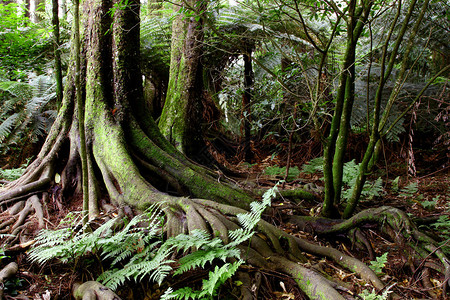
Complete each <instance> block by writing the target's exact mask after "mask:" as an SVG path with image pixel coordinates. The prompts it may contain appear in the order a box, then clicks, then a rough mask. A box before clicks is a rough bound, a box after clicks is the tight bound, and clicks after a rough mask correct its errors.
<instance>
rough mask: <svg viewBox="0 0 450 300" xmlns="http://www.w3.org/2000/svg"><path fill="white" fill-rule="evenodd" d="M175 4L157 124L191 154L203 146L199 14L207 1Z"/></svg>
mask: <svg viewBox="0 0 450 300" xmlns="http://www.w3.org/2000/svg"><path fill="white" fill-rule="evenodd" d="M174 7H175V11H177V16H176V18H175V20H174V21H173V25H172V45H171V59H170V77H169V84H168V89H167V95H166V101H165V104H164V108H163V111H162V114H161V118H160V121H159V128H160V130H161V132H162V134H163V135H164V136H165V137H166V138H167V139H168V140H169V141H170V142H171V143H172V144H173V145H175V147H176V148H177V149H178V150H179V151H181V152H183V153H185V154H186V155H187V156H189V157H190V156H192V155H194V154H196V153H198V152H199V151H200V150H201V149H202V148H203V146H204V143H203V139H202V130H201V117H202V115H201V103H202V102H201V97H202V93H201V91H202V90H203V88H202V86H203V79H202V66H201V63H200V56H201V54H202V42H203V21H202V14H203V13H204V10H205V8H206V1H196V0H190V1H186V2H182V4H175V5H174ZM182 7H183V9H184V10H185V11H188V12H190V14H194V15H193V16H191V15H185V13H183V12H182V11H181V8H182Z"/></svg>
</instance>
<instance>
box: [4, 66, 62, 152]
mask: <svg viewBox="0 0 450 300" xmlns="http://www.w3.org/2000/svg"><path fill="white" fill-rule="evenodd" d="M55 99H56V93H55V84H54V82H53V79H52V78H50V77H49V76H43V75H41V76H36V77H34V78H32V79H30V81H29V83H24V82H18V81H3V82H0V105H1V106H2V110H1V112H0V142H1V144H0V154H4V153H6V152H7V151H8V150H10V149H11V148H12V147H13V146H14V145H16V146H17V147H19V148H20V147H22V146H23V145H24V144H28V143H35V142H37V141H38V139H39V137H41V136H44V135H45V134H47V133H48V132H49V130H50V127H51V125H52V124H53V121H54V120H55V118H56V113H57V112H56V110H54V109H53V108H54V106H55V103H54V100H55Z"/></svg>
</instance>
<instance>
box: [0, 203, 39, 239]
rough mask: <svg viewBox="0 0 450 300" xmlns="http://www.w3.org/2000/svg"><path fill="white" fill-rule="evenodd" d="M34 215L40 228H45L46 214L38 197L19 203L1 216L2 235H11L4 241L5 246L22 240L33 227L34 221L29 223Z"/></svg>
mask: <svg viewBox="0 0 450 300" xmlns="http://www.w3.org/2000/svg"><path fill="white" fill-rule="evenodd" d="M32 213H34V216H35V218H36V219H37V223H38V226H39V228H43V227H44V212H43V209H42V204H41V202H40V201H39V197H38V196H36V195H34V196H31V197H30V198H28V199H27V201H20V202H17V203H16V204H14V205H13V206H11V207H10V208H8V209H7V210H6V211H5V212H3V213H2V214H1V215H0V222H1V223H0V233H3V234H6V233H8V234H10V235H9V236H8V237H6V238H5V239H4V240H3V241H2V243H3V244H9V245H13V244H14V243H15V242H16V241H18V240H19V239H20V237H21V235H22V233H23V232H25V231H26V230H28V228H31V227H33V225H34V221H31V220H30V221H27V219H28V216H29V215H30V214H32ZM22 242H23V241H22Z"/></svg>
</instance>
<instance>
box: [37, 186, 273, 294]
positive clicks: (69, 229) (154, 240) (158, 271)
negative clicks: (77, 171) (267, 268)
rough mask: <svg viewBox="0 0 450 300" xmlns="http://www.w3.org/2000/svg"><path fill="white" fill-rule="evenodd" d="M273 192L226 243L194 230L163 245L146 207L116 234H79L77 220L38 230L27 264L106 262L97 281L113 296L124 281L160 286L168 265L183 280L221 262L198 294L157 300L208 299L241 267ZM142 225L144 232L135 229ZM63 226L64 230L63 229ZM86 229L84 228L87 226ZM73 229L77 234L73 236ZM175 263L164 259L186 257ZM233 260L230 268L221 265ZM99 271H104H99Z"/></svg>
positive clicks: (155, 216)
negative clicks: (245, 248) (144, 281)
mask: <svg viewBox="0 0 450 300" xmlns="http://www.w3.org/2000/svg"><path fill="white" fill-rule="evenodd" d="M276 191H277V186H275V187H273V188H272V189H269V190H268V191H266V193H265V194H264V195H263V199H262V201H261V202H253V203H251V208H250V212H248V213H245V214H238V215H237V219H238V220H239V222H240V224H241V225H242V228H239V229H237V230H233V231H230V232H229V237H230V242H229V243H228V244H224V242H223V241H222V240H221V239H220V238H218V237H211V235H210V234H209V233H207V232H204V231H201V230H195V231H193V232H191V234H189V235H186V234H180V235H178V236H175V237H172V238H169V239H167V240H165V241H164V240H163V221H162V220H163V212H162V211H161V210H160V208H159V206H156V205H153V206H151V207H150V208H149V209H148V210H147V211H146V212H145V214H142V215H140V216H137V217H134V218H133V219H131V220H130V222H128V224H126V225H125V226H124V228H123V229H121V230H118V231H117V230H115V227H116V226H117V221H118V220H117V219H112V220H110V221H107V222H106V223H104V224H103V225H101V226H100V227H99V228H97V229H96V230H95V231H92V232H88V231H87V230H86V228H81V226H80V224H81V215H79V216H77V215H75V214H69V215H68V217H67V218H66V219H65V220H63V222H62V225H64V228H61V229H58V230H55V231H50V230H43V231H41V232H40V233H39V234H38V236H37V237H36V246H35V247H34V248H33V249H32V250H31V251H30V253H29V258H30V259H31V261H32V262H35V263H39V264H43V263H45V262H47V261H49V260H52V259H59V260H60V261H61V262H64V263H70V264H73V265H76V264H77V262H78V261H79V260H80V259H82V258H83V257H86V256H88V255H89V254H91V255H92V254H93V255H94V256H96V257H98V258H101V259H100V262H102V263H103V264H104V263H105V262H108V264H109V266H110V268H109V269H107V270H106V271H104V272H103V273H102V274H101V275H100V276H99V277H98V279H97V280H98V281H100V282H102V283H103V284H104V285H105V286H107V287H109V288H111V289H113V290H115V289H117V288H118V287H119V286H121V285H122V284H123V283H125V282H126V281H127V280H135V281H140V280H142V279H143V278H144V277H145V278H149V279H150V280H152V281H155V282H157V283H158V284H161V283H162V282H163V281H164V279H166V277H167V276H168V275H169V274H170V273H171V272H172V271H173V267H172V266H173V264H174V263H176V262H177V263H178V264H179V267H178V269H177V270H175V272H174V273H173V274H174V275H180V274H183V273H185V272H187V271H189V270H192V269H195V268H204V267H205V266H206V265H212V264H213V263H214V262H215V261H217V260H221V261H223V262H224V264H223V265H222V266H220V267H219V265H216V266H215V269H214V270H213V271H211V272H209V276H208V278H207V279H204V280H203V284H202V290H193V289H192V288H190V287H184V288H181V289H178V290H175V291H174V290H172V289H169V290H167V291H166V292H165V293H164V295H163V297H162V299H173V298H174V299H207V298H211V297H212V296H214V295H215V294H216V292H217V290H218V288H219V287H220V286H221V285H222V284H223V283H224V282H225V281H226V280H228V279H229V278H230V277H231V276H233V274H234V273H235V272H236V270H237V269H238V268H239V266H240V265H241V264H242V263H243V262H244V261H243V260H242V259H241V252H240V250H239V249H238V248H237V246H238V245H241V244H242V243H244V242H246V241H247V240H249V239H250V238H251V237H252V236H253V233H254V228H255V226H256V224H257V223H258V222H259V221H260V220H261V214H262V212H263V211H264V210H265V209H266V208H267V207H268V206H270V204H271V199H273V198H274V197H275V193H276ZM143 222H146V223H147V226H146V227H145V228H143V227H141V226H139V225H140V224H141V223H143ZM67 225H68V226H67ZM86 226H89V224H87V225H86ZM77 228H78V230H76V229H77ZM190 249H196V251H194V252H191V253H189V254H187V255H185V256H183V257H182V258H181V259H179V260H178V261H175V260H173V259H169V257H173V256H174V255H175V254H176V253H179V252H182V253H184V252H187V251H188V250H190ZM229 259H232V260H233V261H234V262H226V261H227V260H229ZM102 269H103V268H102Z"/></svg>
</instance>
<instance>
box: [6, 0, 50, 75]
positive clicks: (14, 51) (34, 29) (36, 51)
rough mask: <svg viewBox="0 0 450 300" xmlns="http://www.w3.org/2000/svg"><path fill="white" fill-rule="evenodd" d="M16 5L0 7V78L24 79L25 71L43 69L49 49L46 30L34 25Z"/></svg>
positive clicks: (23, 9)
mask: <svg viewBox="0 0 450 300" xmlns="http://www.w3.org/2000/svg"><path fill="white" fill-rule="evenodd" d="M19 11H22V12H24V11H25V8H24V7H21V5H19V4H16V3H8V4H5V3H1V4H0V18H1V20H2V21H1V22H0V70H1V71H0V77H4V78H8V79H9V80H17V79H25V77H26V73H27V72H28V71H35V70H39V69H40V68H42V67H43V66H44V63H45V56H43V55H42V53H44V52H45V51H46V50H49V49H51V48H50V46H51V45H52V44H51V39H50V36H49V34H48V29H47V28H46V27H45V26H42V25H40V24H34V23H32V22H31V21H30V19H29V18H28V17H26V16H25V15H24V14H23V13H19Z"/></svg>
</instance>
